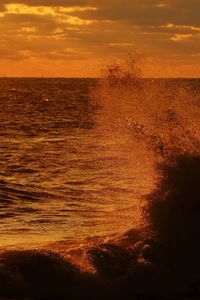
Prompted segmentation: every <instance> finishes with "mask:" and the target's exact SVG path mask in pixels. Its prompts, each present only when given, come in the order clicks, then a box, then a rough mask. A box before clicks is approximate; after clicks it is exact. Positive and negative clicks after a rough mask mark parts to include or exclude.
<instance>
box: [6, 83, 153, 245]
mask: <svg viewBox="0 0 200 300" xmlns="http://www.w3.org/2000/svg"><path fill="white" fill-rule="evenodd" d="M95 85H96V81H95V80H91V79H0V120H1V123H0V156H1V159H0V220H1V221H0V222H1V225H0V241H1V242H0V246H1V247H2V248H4V247H6V248H10V247H14V248H20V247H28V246H29V245H30V246H31V245H35V246H36V245H40V244H46V243H51V242H55V241H59V240H66V241H82V240H83V239H85V238H87V237H93V236H104V235H108V234H113V233H116V232H122V231H124V230H126V229H128V228H131V227H134V226H136V225H137V223H138V202H139V201H140V197H141V195H142V194H145V193H146V191H147V190H148V186H149V184H150V182H148V178H146V182H145V180H144V177H145V172H147V170H143V176H142V177H143V179H142V180H141V178H140V176H138V169H139V164H140V163H141V159H139V157H140V153H136V151H133V150H134V149H133V145H132V144H131V142H130V141H131V139H130V135H129V133H127V132H126V131H127V130H126V129H124V128H123V129H122V130H121V132H115V130H114V129H112V124H111V123H112V120H113V115H112V112H111V111H110V110H109V109H108V108H107V107H103V106H102V105H101V104H100V103H98V102H97V101H95V100H93V99H92V98H91V97H90V90H91V88H94V86H95ZM122 113H123V112H122ZM117 118H118V116H114V119H115V120H116V119H117ZM122 119H124V120H125V119H126V116H125V115H124V116H122ZM117 121H118V122H119V120H117ZM128 139H130V141H128ZM140 158H141V157H140ZM139 172H140V169H139Z"/></svg>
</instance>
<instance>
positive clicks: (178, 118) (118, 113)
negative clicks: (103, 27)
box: [0, 60, 200, 300]
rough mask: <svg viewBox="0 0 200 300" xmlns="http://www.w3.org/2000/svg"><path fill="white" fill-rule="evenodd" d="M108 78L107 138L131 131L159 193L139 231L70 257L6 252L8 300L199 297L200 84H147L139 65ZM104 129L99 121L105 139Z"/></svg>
mask: <svg viewBox="0 0 200 300" xmlns="http://www.w3.org/2000/svg"><path fill="white" fill-rule="evenodd" d="M104 75H105V76H104V78H103V79H101V80H99V82H98V85H97V87H96V89H95V91H94V90H93V91H92V97H93V100H94V101H96V103H98V105H100V106H102V108H105V110H102V112H103V114H105V112H106V113H107V114H108V118H107V124H106V129H107V130H110V131H112V133H113V132H115V134H124V128H126V131H127V129H128V133H129V138H130V139H131V140H132V143H133V144H134V145H135V146H137V149H138V151H143V153H144V155H145V156H146V158H145V159H147V158H148V159H149V160H150V161H152V165H153V166H154V176H155V188H154V190H153V191H152V193H150V194H149V195H148V196H146V197H145V199H144V201H145V205H144V207H143V210H142V212H141V214H142V218H143V226H142V227H141V228H140V229H132V230H130V231H128V232H126V233H124V234H123V235H121V236H117V237H113V239H112V238H110V240H109V239H108V240H107V241H106V242H102V241H101V240H99V241H96V242H94V243H86V244H85V245H82V248H81V246H80V247H77V248H76V249H74V251H72V250H70V249H68V250H67V249H65V250H64V248H63V249H62V251H59V247H57V248H56V247H55V248H54V250H53V248H52V249H51V251H47V250H39V249H38V250H24V251H8V252H4V253H2V254H1V257H0V295H1V296H3V297H6V298H9V297H10V298H20V299H72V300H73V299H83V298H84V299H99V300H100V299H127V300H128V299H179V297H180V299H183V298H182V297H185V298H186V299H191V298H193V297H197V298H198V297H200V256H199V253H200V240H199V231H200V184H199V178H200V153H199V149H200V147H199V146H200V139H199V128H200V101H199V89H198V85H199V81H195V80H191V81H190V80H189V81H184V80H182V81H180V80H175V81H172V80H162V79H158V80H150V79H142V78H141V72H140V69H139V67H138V66H137V64H136V62H135V61H134V60H131V61H128V62H126V63H125V64H124V63H123V64H121V63H120V64H117V65H116V64H114V65H113V64H112V65H110V66H108V68H107V69H106V70H104ZM122 111H123V113H122ZM104 120H105V119H104ZM104 126H105V124H101V115H99V128H100V130H105V128H104ZM155 166H156V167H155ZM84 263H85V268H84ZM80 265H81V267H80ZM86 266H87V267H86ZM173 297H176V298H173ZM185 298H184V299H185Z"/></svg>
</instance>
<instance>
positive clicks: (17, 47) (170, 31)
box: [0, 0, 200, 63]
mask: <svg viewBox="0 0 200 300" xmlns="http://www.w3.org/2000/svg"><path fill="white" fill-rule="evenodd" d="M199 13H200V2H199V0H198V1H196V0H173V1H172V0H124V1H123V2H122V1H121V0H97V1H94V0H73V1H72V0H58V1H55V0H41V1H39V0H16V1H14V0H2V1H1V4H0V41H1V43H3V45H4V49H6V48H7V49H8V51H7V52H8V53H9V49H13V53H14V51H15V53H14V54H13V55H8V54H6V51H2V53H1V58H2V59H4V58H5V59H8V58H11V59H16V60H17V59H26V60H27V59H28V57H29V55H30V57H29V58H30V59H31V57H32V58H33V57H38V58H41V60H42V58H43V57H44V55H45V57H48V58H49V59H50V60H51V61H52V62H53V61H54V59H55V57H56V59H59V57H60V60H63V61H64V60H65V61H66V62H67V61H68V60H70V57H71V59H73V60H75V59H78V56H79V58H80V59H83V60H85V59H86V60H87V59H91V57H92V58H93V59H96V60H99V59H105V58H106V57H108V56H111V55H112V56H117V55H119V56H120V55H122V53H123V52H127V51H129V50H130V48H136V49H138V50H140V51H141V52H142V53H144V55H147V56H152V55H156V56H158V59H160V60H163V59H165V60H169V59H170V57H174V55H179V58H180V59H182V62H183V61H184V62H185V60H187V61H188V63H189V60H190V59H192V60H193V61H195V60H196V62H197V60H198V56H197V53H198V50H197V47H195V42H199V35H198V34H199V29H200V27H199V26H200V24H199ZM64 49H73V51H69V52H68V51H65V50H64ZM27 51H28V52H27ZM24 53H26V55H24ZM74 53H76V55H75V54H74ZM78 53H79V54H78Z"/></svg>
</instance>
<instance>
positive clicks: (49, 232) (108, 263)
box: [0, 78, 200, 299]
mask: <svg viewBox="0 0 200 300" xmlns="http://www.w3.org/2000/svg"><path fill="white" fill-rule="evenodd" d="M199 128H200V79H138V80H135V81H134V82H129V81H127V82H120V81H118V82H117V84H116V82H113V81H111V82H110V81H109V78H108V79H106V80H103V79H87V78H82V79H74V78H71V79H70V78H0V253H1V256H0V296H5V297H6V298H5V299H9V297H12V298H13V297H18V299H43V298H45V299H58V297H61V296H62V297H64V298H62V299H66V297H67V299H82V295H83V294H85V295H86V298H88V297H89V298H88V299H94V297H95V298H96V299H122V298H123V299H133V298H130V297H132V296H131V295H135V294H137V293H139V294H142V295H143V293H145V291H146V293H147V295H159V293H161V294H163V295H168V294H169V293H174V294H175V295H176V293H177V291H178V293H179V292H180V291H181V293H182V292H183V293H186V294H187V293H189V292H190V287H191V284H190V283H191V282H190V278H189V277H188V278H189V279H185V278H186V277H187V276H190V275H188V274H190V265H191V256H192V255H191V256H190V255H189V257H188V258H187V263H188V266H189V267H188V266H186V268H185V269H184V270H187V272H186V273H184V270H182V264H180V265H179V264H178V263H175V267H174V261H173V255H175V259H176V260H175V261H177V257H180V253H182V252H183V254H181V255H182V256H181V257H182V259H185V254H184V253H185V252H184V251H185V250H184V249H183V244H184V245H186V244H187V245H191V249H189V248H188V251H193V250H192V249H195V248H196V247H197V244H198V242H197V239H196V237H195V239H194V238H193V235H191V234H189V232H190V231H189V230H191V232H192V234H193V232H194V230H193V229H194V227H195V226H197V228H198V226H199V223H198V220H199V218H196V217H197V210H196V209H195V212H194V210H193V208H194V207H193V206H192V205H190V203H189V202H188V201H187V200H188V199H187V197H188V191H189V194H190V197H189V198H191V195H193V198H191V199H192V200H193V201H194V205H197V206H195V207H199V206H198V204H196V202H195V201H196V200H198V199H199V198H198V199H197V195H199V190H198V184H197V182H198V181H197V180H198V179H197V177H198V174H199V168H198V166H199V155H200V152H199V149H200V132H199ZM173 161H175V162H176V161H177V163H173ZM171 162H172V163H171ZM166 163H168V164H169V166H168V167H162V166H163V165H164V166H165V165H166ZM163 168H164V169H163ZM163 170H165V171H164V175H162V173H163ZM188 172H189V173H190V175H189V174H188ZM162 176H164V177H163V178H162ZM188 176H191V179H190V177H188ZM159 182H161V183H159ZM183 182H184V183H183ZM170 193H171V194H170ZM149 195H152V196H151V197H150V196H149ZM170 195H172V196H170ZM181 195H184V196H183V200H184V201H185V204H184V205H185V206H184V205H182V204H181V203H182V202H181V201H182V198H181V197H182V196H181ZM159 197H163V199H164V200H165V199H166V203H167V204H166V205H165V206H162V205H160V206H159V205H158V206H156V204H155V213H154V205H153V204H152V203H153V202H152V201H151V200H149V199H154V200H155V201H157V200H159ZM173 199H174V202H171V200H173ZM148 201H151V202H150V207H151V208H150V215H151V217H152V222H153V224H154V225H155V224H156V226H157V227H158V230H160V231H161V234H162V235H161V237H162V236H163V240H164V241H165V238H167V239H168V240H169V251H168V252H169V254H170V255H169V257H167V256H166V251H165V252H163V249H165V248H162V247H161V246H158V245H159V244H158V242H155V241H153V242H152V240H149V239H147V238H145V239H144V237H141V233H143V232H145V234H146V235H145V237H148V235H149V231H148V230H147V229H148V226H149V224H148V219H147V215H146V214H145V212H146V211H147V207H148V205H149V202H148ZM197 202H198V201H197ZM155 203H156V202H155ZM168 203H169V204H168ZM185 207H186V208H187V209H185ZM177 208H178V210H177ZM156 209H157V210H156ZM179 211H180V212H183V214H182V213H179ZM162 214H163V217H162ZM185 216H186V217H185ZM162 220H163V221H162ZM178 220H179V221H180V224H183V227H184V226H185V227H187V230H186V228H185V229H184V228H182V227H181V226H182V225H180V226H179V221H178ZM191 220H192V223H191ZM187 222H188V223H187ZM195 222H196V223H195ZM172 223H173V224H175V225H176V226H177V228H178V229H177V232H178V235H177V238H178V237H179V236H180V237H182V236H183V238H182V239H181V238H180V239H179V240H178V242H177V243H178V244H177V245H178V246H177V249H178V250H177V249H176V248H175V250H174V248H173V247H174V246H173V247H172V246H171V244H170V239H172V245H174V244H173V243H174V240H173V236H174V232H175V231H174V230H175V229H176V228H175V227H173V226H172ZM193 223H194V224H196V225H194V226H193ZM166 228H169V229H168V230H167V229H166ZM154 229H155V228H154ZM165 229H166V230H165ZM182 229H184V230H186V231H185V232H186V234H185V235H182ZM156 230H157V229H156ZM156 230H155V232H156ZM168 231H169V236H170V238H169V236H168V235H167V234H168ZM139 232H140V235H138V234H139ZM184 241H185V242H184ZM160 243H162V239H161V238H160ZM194 245H195V246H194ZM159 247H160V248H159ZM170 247H171V248H170ZM149 249H150V250H149ZM179 249H182V250H181V252H180V250H179ZM196 249H197V250H198V249H199V248H198V247H197V248H196ZM183 250H184V251H183ZM197 250H196V252H198V251H197ZM70 251H71V252H70ZM148 251H149V252H148ZM170 251H171V252H170ZM196 252H195V253H196ZM174 253H175V254H174ZM177 253H178V256H177ZM191 253H192V252H191ZM60 255H61V256H60ZM154 255H155V257H154ZM156 257H157V259H158V260H155V261H154V258H156ZM166 257H167V258H166ZM194 257H195V258H194V265H195V264H196V260H198V259H197V255H196V256H194ZM166 259H167V260H166ZM160 261H161V264H160ZM71 263H72V265H71ZM192 263H193V262H192ZM169 264H172V266H173V267H174V268H175V269H176V272H177V273H175V275H174V274H173V276H175V277H173V276H172V274H171V273H170V272H171V271H169V270H170V268H168V265H169ZM152 266H154V267H155V268H153V267H152ZM163 266H164V267H163ZM77 268H78V269H77ZM156 268H158V269H156ZM172 269H173V268H172ZM80 270H84V272H86V271H87V272H89V273H87V274H96V275H95V276H96V277H91V278H90V277H88V276H89V275H87V274H86V275H85V273H83V274H82V273H80V272H82V271H80ZM157 270H159V271H157ZM198 270H199V269H198ZM165 271H166V272H165ZM179 271H180V274H183V275H184V274H186V275H184V276H186V277H184V276H183V275H180V274H179ZM127 272H128V273H127ZM157 272H161V273H162V276H161V277H160V278H159V280H160V281H159V282H160V283H159V284H157V282H158V277H157V276H158V273H157ZM167 272H169V273H167ZM195 272H196V271H195ZM198 272H199V271H198ZM198 272H196V273H197V276H199V275H198V274H199V273H198ZM135 274H136V275H135ZM151 274H152V275H151ZM170 274H171V275H170ZM191 274H192V275H191V276H193V273H192V272H191ZM120 276H125V277H124V279H123V280H121V281H120V280H119V283H120V284H119V286H118V283H117V282H118V281H115V280H114V281H111V279H110V281H107V280H108V279H107V278H122V277H120ZM181 276H182V277H183V278H182V277H181ZM170 278H172V280H171V279H170ZM173 278H174V279H173ZM179 278H181V279H179ZM191 278H193V277H191ZM195 278H196V277H195ZM150 279H151V280H152V281H149V280H150ZM90 280H91V281H90ZM95 280H97V281H95ZM170 280H171V281H170ZM182 280H183V281H182ZM191 280H193V279H191ZM186 281H187V282H189V283H188V291H189V292H187V291H186V290H185V282H186ZM108 282H110V283H108ZM111 282H112V286H110V285H109V287H111V289H110V292H109V289H107V288H106V287H107V284H111ZM166 282H168V283H169V284H168V283H167V284H166ZM116 283H117V284H116ZM133 283H134V285H133ZM101 284H102V285H101ZM195 284H196V283H195V282H194V287H195V289H194V291H195V293H196V291H197V289H196V285H195ZM144 285H145V289H146V290H144ZM158 286H159V288H158ZM77 287H79V288H78V289H77ZM160 287H161V288H160ZM161 290H162V292H161ZM96 291H98V292H96ZM101 293H102V294H101ZM109 293H110V294H109ZM131 293H132V294H131ZM174 294H173V295H174ZM178 295H179V294H178ZM181 295H182V294H181ZM192 295H193V294H192ZM106 297H107V298H106ZM112 297H113V298H112ZM59 299H61V298H59ZM134 299H135V298H134ZM137 299H138V298H137ZM141 299H143V298H141ZM145 299H149V298H145ZM151 299H152V298H151ZM156 299H175V298H156ZM176 299H179V298H176ZM180 299H183V298H180Z"/></svg>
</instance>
